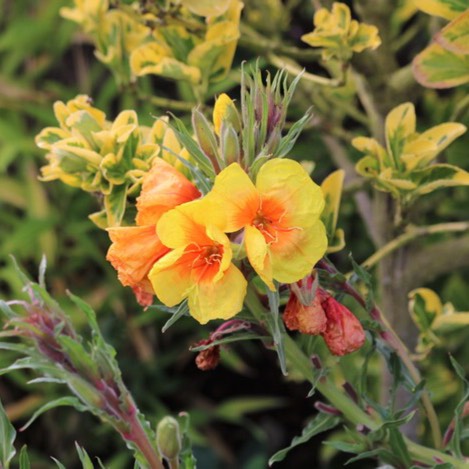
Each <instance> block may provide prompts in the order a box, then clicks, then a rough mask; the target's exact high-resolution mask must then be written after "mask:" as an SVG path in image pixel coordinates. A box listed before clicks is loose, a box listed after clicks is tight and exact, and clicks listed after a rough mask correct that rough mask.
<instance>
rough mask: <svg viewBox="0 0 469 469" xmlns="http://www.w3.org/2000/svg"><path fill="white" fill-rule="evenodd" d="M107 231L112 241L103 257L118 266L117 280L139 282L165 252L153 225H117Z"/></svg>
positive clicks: (124, 283) (126, 284) (115, 266)
mask: <svg viewBox="0 0 469 469" xmlns="http://www.w3.org/2000/svg"><path fill="white" fill-rule="evenodd" d="M107 231H108V233H109V237H110V238H111V241H112V244H111V247H110V248H109V250H108V252H107V256H106V259H107V260H108V261H109V262H110V263H111V264H112V266H113V267H114V268H115V269H116V270H117V274H118V277H119V280H120V282H121V283H122V285H125V286H131V287H134V286H142V285H141V282H142V281H143V280H144V279H145V277H146V276H147V274H148V272H149V271H150V269H151V268H152V267H153V264H154V263H155V262H156V261H157V260H158V259H159V258H160V257H162V256H163V255H164V254H166V253H167V252H168V248H166V247H165V246H163V244H162V243H161V241H160V240H159V238H158V236H157V235H156V230H155V227H154V226H153V225H151V226H129V227H116V228H108V230H107Z"/></svg>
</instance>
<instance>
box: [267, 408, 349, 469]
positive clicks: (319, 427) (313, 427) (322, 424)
mask: <svg viewBox="0 0 469 469" xmlns="http://www.w3.org/2000/svg"><path fill="white" fill-rule="evenodd" d="M340 420H341V419H340V417H338V416H335V415H328V414H323V413H320V414H318V415H317V416H316V417H315V418H314V419H313V420H312V421H311V422H310V423H308V425H307V426H306V427H305V428H304V429H303V431H302V432H301V435H300V436H296V437H295V438H293V440H292V442H291V444H290V446H288V447H287V448H284V449H282V450H280V451H278V452H277V453H275V454H274V455H273V456H272V457H271V458H270V459H269V466H272V464H274V463H276V462H280V461H283V460H284V459H285V456H286V455H287V454H288V453H289V451H291V450H292V449H293V448H295V447H296V446H298V445H301V444H303V443H306V442H307V441H309V440H310V439H311V438H313V436H316V435H319V434H320V433H323V432H325V431H327V430H331V429H332V428H334V427H336V426H337V425H338V424H339V423H340Z"/></svg>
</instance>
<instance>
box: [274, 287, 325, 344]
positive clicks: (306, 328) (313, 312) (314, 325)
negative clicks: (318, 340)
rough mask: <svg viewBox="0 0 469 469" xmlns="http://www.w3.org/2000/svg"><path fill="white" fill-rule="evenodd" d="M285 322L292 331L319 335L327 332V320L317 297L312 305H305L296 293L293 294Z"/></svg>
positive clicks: (287, 307)
mask: <svg viewBox="0 0 469 469" xmlns="http://www.w3.org/2000/svg"><path fill="white" fill-rule="evenodd" d="M283 321H284V322H285V325H286V326H287V328H288V329H290V330H291V331H295V330H298V331H300V332H301V333H303V334H309V335H318V334H321V333H322V332H324V331H325V330H326V322H327V318H326V315H325V313H324V310H323V309H322V306H321V303H320V302H319V299H318V298H317V297H315V298H314V299H313V300H312V302H311V304H309V305H303V304H302V303H301V301H300V300H299V299H298V297H297V296H296V294H295V293H294V292H291V294H290V298H289V300H288V303H287V306H286V307H285V313H284V314H283Z"/></svg>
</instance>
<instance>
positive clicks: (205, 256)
mask: <svg viewBox="0 0 469 469" xmlns="http://www.w3.org/2000/svg"><path fill="white" fill-rule="evenodd" d="M185 254H186V255H187V256H188V257H189V259H188V261H189V262H188V263H189V264H190V268H191V270H192V274H193V275H194V276H195V279H196V281H197V282H200V281H204V280H206V281H210V280H211V279H212V278H213V277H214V275H216V273H217V272H218V271H219V269H220V264H221V261H222V258H223V246H222V245H221V244H218V243H215V244H210V245H204V246H199V245H198V244H192V245H191V246H190V247H189V249H187V250H186V252H185Z"/></svg>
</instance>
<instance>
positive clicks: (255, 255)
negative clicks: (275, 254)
mask: <svg viewBox="0 0 469 469" xmlns="http://www.w3.org/2000/svg"><path fill="white" fill-rule="evenodd" d="M244 242H245V245H246V253H247V255H248V259H249V262H250V263H251V265H252V267H253V269H254V270H255V271H256V272H257V274H258V275H259V277H260V278H261V279H262V280H263V281H264V283H265V284H266V285H267V286H268V287H269V288H270V290H272V291H275V286H274V284H273V281H272V264H271V261H270V253H269V248H268V246H267V243H266V241H265V238H264V235H263V234H262V233H261V232H260V231H259V230H258V229H257V228H254V227H253V226H250V225H248V226H246V228H245V231H244Z"/></svg>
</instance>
